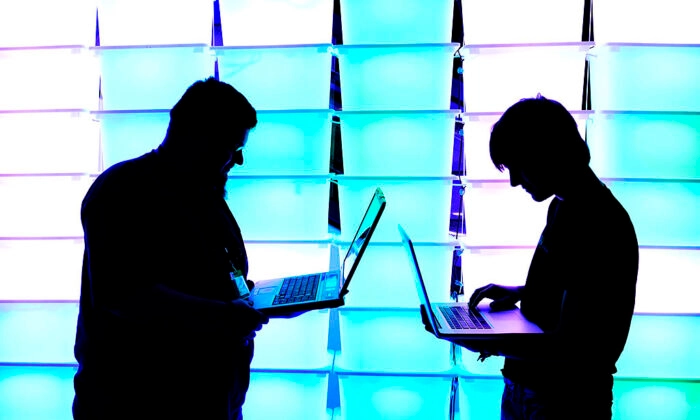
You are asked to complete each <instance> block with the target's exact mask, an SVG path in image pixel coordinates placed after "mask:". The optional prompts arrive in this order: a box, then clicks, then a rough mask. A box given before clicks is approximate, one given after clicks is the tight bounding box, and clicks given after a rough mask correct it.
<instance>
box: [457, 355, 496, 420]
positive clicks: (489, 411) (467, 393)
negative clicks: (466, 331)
mask: <svg viewBox="0 0 700 420" xmlns="http://www.w3.org/2000/svg"><path fill="white" fill-rule="evenodd" d="M475 358H476V356H475ZM499 375H500V372H499ZM502 395H503V379H501V378H498V379H473V378H468V377H461V376H460V378H459V404H458V416H457V418H458V419H460V420H470V419H471V420H476V419H498V418H500V416H501V396H502Z"/></svg>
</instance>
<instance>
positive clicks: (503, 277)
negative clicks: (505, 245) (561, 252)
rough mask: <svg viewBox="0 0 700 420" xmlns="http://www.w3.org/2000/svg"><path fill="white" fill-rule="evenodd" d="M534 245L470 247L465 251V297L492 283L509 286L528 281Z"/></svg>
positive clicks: (463, 259)
mask: <svg viewBox="0 0 700 420" xmlns="http://www.w3.org/2000/svg"><path fill="white" fill-rule="evenodd" d="M530 245H531V246H532V247H533V248H515V249H489V248H486V249H479V248H468V249H466V250H465V251H464V253H463V254H462V274H463V277H464V298H465V299H466V300H468V299H469V297H470V296H471V294H472V292H473V291H474V289H476V288H478V287H481V286H485V285H487V284H489V283H496V284H503V285H506V286H522V285H523V284H525V279H526V278H527V272H528V270H529V268H530V262H531V261H532V255H533V253H534V246H535V245H537V244H536V243H532V244H530Z"/></svg>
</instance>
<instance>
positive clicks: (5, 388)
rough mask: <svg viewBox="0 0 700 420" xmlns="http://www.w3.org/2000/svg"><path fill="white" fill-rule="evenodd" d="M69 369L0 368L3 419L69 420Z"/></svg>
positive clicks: (0, 408)
mask: <svg viewBox="0 0 700 420" xmlns="http://www.w3.org/2000/svg"><path fill="white" fill-rule="evenodd" d="M75 370H76V369H75V368H72V367H57V368H55V367H15V366H1V367H0V413H2V418H3V420H26V419H37V420H38V419H52V420H72V419H73V415H72V413H71V406H72V404H73V396H74V394H75V393H74V391H73V376H74V375H75Z"/></svg>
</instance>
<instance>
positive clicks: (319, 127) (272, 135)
mask: <svg viewBox="0 0 700 420" xmlns="http://www.w3.org/2000/svg"><path fill="white" fill-rule="evenodd" d="M257 117H258V125H257V126H256V127H255V128H254V129H253V130H251V132H250V135H249V136H248V143H246V147H245V149H244V151H243V157H244V164H243V166H241V167H236V173H237V174H251V175H252V174H257V175H265V174H267V175H271V174H279V175H320V174H328V170H329V167H330V160H331V126H332V121H331V111H330V110H328V109H326V110H318V111H258V113H257Z"/></svg>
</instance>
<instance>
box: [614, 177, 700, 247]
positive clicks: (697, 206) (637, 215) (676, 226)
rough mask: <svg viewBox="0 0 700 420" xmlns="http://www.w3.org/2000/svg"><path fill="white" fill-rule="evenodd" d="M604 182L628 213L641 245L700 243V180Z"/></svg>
mask: <svg viewBox="0 0 700 420" xmlns="http://www.w3.org/2000/svg"><path fill="white" fill-rule="evenodd" d="M605 183H606V184H607V185H608V187H609V188H610V190H611V191H612V192H613V194H614V195H615V197H617V199H618V200H619V201H620V202H621V203H622V205H623V206H624V207H625V209H626V210H627V212H628V213H629V215H630V217H631V219H632V223H634V228H635V230H636V232H637V240H638V241H639V244H640V245H649V246H695V247H697V246H700V219H698V214H700V183H695V182H623V181H606V182H605ZM660 227H662V228H660Z"/></svg>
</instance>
